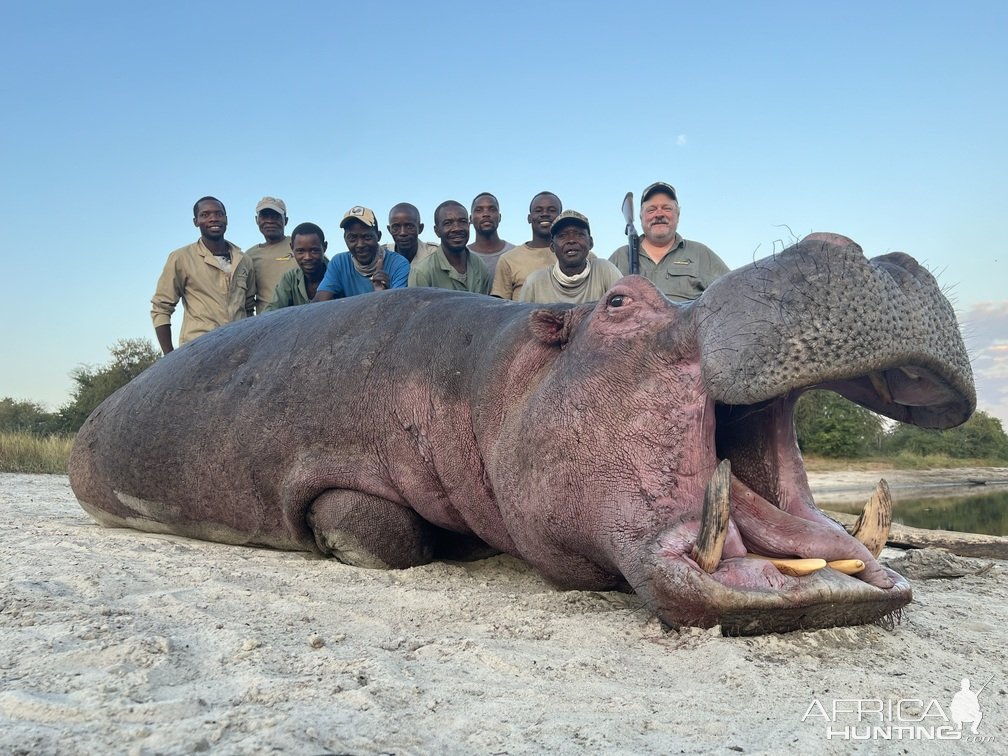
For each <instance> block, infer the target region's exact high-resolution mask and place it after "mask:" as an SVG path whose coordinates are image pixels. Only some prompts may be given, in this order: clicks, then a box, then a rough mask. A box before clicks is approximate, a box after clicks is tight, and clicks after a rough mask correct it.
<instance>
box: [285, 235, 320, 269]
mask: <svg viewBox="0 0 1008 756" xmlns="http://www.w3.org/2000/svg"><path fill="white" fill-rule="evenodd" d="M328 246H329V243H328V242H323V241H322V240H321V239H319V238H318V234H298V235H297V236H295V237H294V238H293V239H291V251H292V252H293V253H294V261H295V262H297V264H298V267H300V268H301V270H303V271H304V273H305V275H306V276H312V275H314V274H317V273H320V272H321V271H322V256H323V255H324V254H325V251H326V248H327V247H328Z"/></svg>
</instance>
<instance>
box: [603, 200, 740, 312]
mask: <svg viewBox="0 0 1008 756" xmlns="http://www.w3.org/2000/svg"><path fill="white" fill-rule="evenodd" d="M640 219H641V225H642V226H643V228H644V233H643V235H642V236H641V242H640V274H641V275H642V276H644V278H646V279H648V280H649V281H651V283H653V284H654V285H655V286H657V287H658V290H659V291H660V292H662V293H663V294H664V295H665V296H667V297H668V298H669V299H671V300H672V301H674V302H687V301H689V300H691V299H696V298H697V297H699V296H700V295H701V294H702V293H703V291H704V289H706V288H707V287H708V286H710V285H711V283H713V281H714V279H716V278H718V277H719V276H723V275H724V274H725V273H727V272H728V271H729V268H728V266H727V265H725V264H724V261H723V260H722V259H721V258H720V257H718V256H717V255H716V254H714V252H713V251H712V250H711V249H710V248H709V247H707V246H706V245H704V244H701V243H700V242H695V241H690V240H689V239H683V238H682V237H681V236H680V235H679V232H678V230H677V229H678V227H679V200H678V198H677V197H676V191H675V189H674V188H673V187H672V185H671V184H666V183H665V182H664V181H658V182H655V183H654V184H651V186H649V187H648V188H647V189H645V190H644V193H643V194H642V195H641V208H640ZM609 261H610V262H611V263H613V264H614V265H615V266H616V267H617V268H619V269H620V272H621V273H623V275H626V274H627V273H629V272H630V255H629V249H628V247H627V245H625V244H624V245H623V246H622V247H620V248H619V249H617V250H616V251H615V252H613V254H612V256H611V257H610V258H609Z"/></svg>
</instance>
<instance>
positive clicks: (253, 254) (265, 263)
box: [245, 197, 297, 313]
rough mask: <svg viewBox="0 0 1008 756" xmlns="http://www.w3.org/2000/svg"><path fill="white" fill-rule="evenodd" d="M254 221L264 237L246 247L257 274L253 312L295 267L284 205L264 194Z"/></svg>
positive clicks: (262, 304) (285, 206)
mask: <svg viewBox="0 0 1008 756" xmlns="http://www.w3.org/2000/svg"><path fill="white" fill-rule="evenodd" d="M255 220H256V225H257V226H259V232H260V233H261V234H262V235H263V239H265V240H266V241H265V242H264V243H262V244H256V245H255V246H254V247H249V248H248V249H246V250H245V254H246V255H248V257H249V258H251V260H252V267H254V268H255V274H256V305H255V308H256V313H261V312H263V311H264V310H265V309H266V307H267V306H268V305H269V303H270V302H271V301H272V299H273V291H274V290H275V289H276V285H277V284H278V283H280V279H281V278H283V275H284V273H286V272H287V271H288V270H292V269H293V268H296V267H297V263H296V262H295V261H294V256H293V255H292V254H291V240H290V237H289V236H284V228H285V227H286V226H287V205H286V203H284V201H283V200H282V199H277V198H276V197H263V198H262V199H261V200H259V204H258V205H256V218H255Z"/></svg>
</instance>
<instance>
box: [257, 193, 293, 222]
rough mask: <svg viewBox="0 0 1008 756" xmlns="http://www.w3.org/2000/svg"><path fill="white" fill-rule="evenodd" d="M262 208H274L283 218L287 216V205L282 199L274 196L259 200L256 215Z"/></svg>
mask: <svg viewBox="0 0 1008 756" xmlns="http://www.w3.org/2000/svg"><path fill="white" fill-rule="evenodd" d="M263 210H276V211H277V212H278V213H280V215H282V216H283V217H284V218H286V217H287V205H286V204H284V201H283V200H282V199H277V198H276V197H263V198H262V199H261V200H259V204H258V205H256V215H259V213H261V212H262V211H263Z"/></svg>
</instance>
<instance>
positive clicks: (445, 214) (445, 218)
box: [434, 205, 469, 252]
mask: <svg viewBox="0 0 1008 756" xmlns="http://www.w3.org/2000/svg"><path fill="white" fill-rule="evenodd" d="M434 233H435V234H437V237H438V239H440V240H441V243H442V244H443V245H444V246H445V249H447V250H450V251H452V252H460V251H461V250H463V249H465V246H466V244H468V243H469V218H468V217H467V216H466V211H465V208H464V207H462V206H461V205H448V207H444V208H442V209H441V215H440V217H439V218H438V219H437V221H436V222H435V223H434Z"/></svg>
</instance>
